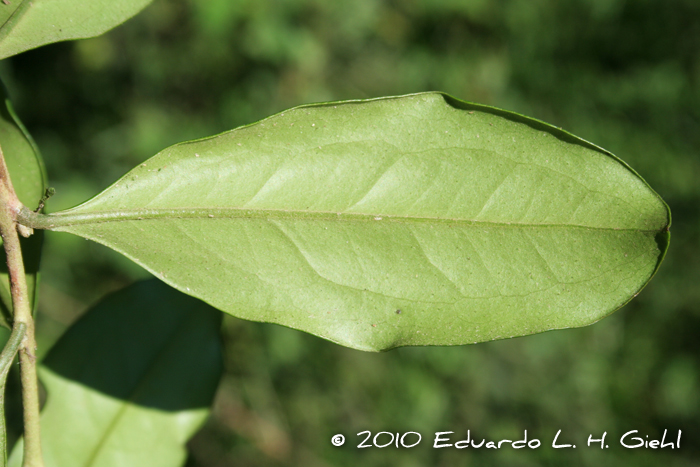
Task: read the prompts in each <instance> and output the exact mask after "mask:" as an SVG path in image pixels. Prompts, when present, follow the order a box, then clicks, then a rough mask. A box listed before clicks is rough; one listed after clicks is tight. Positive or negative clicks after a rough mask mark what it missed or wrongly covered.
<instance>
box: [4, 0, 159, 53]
mask: <svg viewBox="0 0 700 467" xmlns="http://www.w3.org/2000/svg"><path fill="white" fill-rule="evenodd" d="M151 1H152V0H116V1H106V0H90V1H76V0H59V1H56V0H51V1H46V0H32V1H30V0H17V1H16V2H12V3H10V4H9V5H6V4H3V5H0V24H2V26H0V59H3V58H7V57H10V56H12V55H17V54H19V53H22V52H24V51H26V50H30V49H34V48H36V47H40V46H42V45H46V44H51V43H54V42H60V41H65V40H71V39H85V38H88V37H94V36H98V35H100V34H102V33H104V32H106V31H108V30H110V29H112V28H114V27H116V26H118V25H119V24H121V23H123V22H124V21H126V20H127V19H129V18H131V17H132V16H134V15H135V14H136V13H138V12H139V11H141V10H142V9H143V8H145V7H146V5H148V4H149V3H150V2H151Z"/></svg>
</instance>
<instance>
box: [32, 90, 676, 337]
mask: <svg viewBox="0 0 700 467" xmlns="http://www.w3.org/2000/svg"><path fill="white" fill-rule="evenodd" d="M32 222H35V221H32ZM669 222H670V217H669V212H668V209H667V207H666V206H665V204H664V203H663V201H662V200H661V199H660V198H659V197H658V195H657V194H656V193H654V192H653V191H652V190H651V189H650V188H649V187H648V186H647V185H646V183H645V182H644V181H643V180H642V179H641V178H640V177H639V176H638V175H637V174H636V173H634V171H632V170H631V169H630V168H629V167H627V166H626V165H625V164H624V163H622V162H621V161H620V160H618V159H617V158H616V157H615V156H613V155H611V154H609V153H607V152H605V151H603V150H601V149H599V148H597V147H595V146H593V145H591V144H589V143H587V142H585V141H582V140H580V139H578V138H576V137H574V136H572V135H570V134H568V133H566V132H564V131H562V130H560V129H557V128H554V127H551V126H549V125H546V124H543V123H541V122H539V121H536V120H533V119H529V118H527V117H523V116H520V115H517V114H514V113H510V112H505V111H502V110H498V109H493V108H490V107H487V106H482V105H476V104H467V103H464V102H460V101H457V100H456V99H453V98H451V97H448V96H445V95H443V94H440V93H426V94H419V95H410V96H405V97H398V98H386V99H377V100H372V101H354V102H353V101H351V102H346V103H331V104H322V105H314V106H307V107H300V108H297V109H292V110H289V111H286V112H284V113H282V114H279V115H276V116H274V117H270V118H268V119H266V120H263V121H261V122H259V123H257V124H254V125H250V126H248V127H244V128H240V129H238V130H234V131H231V132H228V133H224V134H222V135H219V136H215V137H212V138H208V139H204V140H200V141H195V142H191V143H184V144H180V145H176V146H174V147H171V148H168V149H166V150H165V151H163V152H161V153H160V154H158V155H157V156H155V157H154V158H152V159H150V160H149V161H147V162H146V163H144V164H142V165H141V166H139V167H138V168H136V169H134V170H133V171H132V172H130V173H129V174H127V175H126V176H125V177H124V178H122V179H121V180H119V181H118V182H117V183H115V184H114V185H113V186H112V187H110V188H109V189H107V190H105V191H104V192H103V193H101V194H100V195H98V196H97V197H95V198H93V199H92V200H90V201H88V202H87V203H85V204H83V205H81V206H79V207H77V208H74V209H72V210H68V211H63V212H60V213H57V214H54V215H51V216H49V217H46V218H43V219H40V220H39V221H38V222H37V223H34V224H32V225H34V226H41V227H43V228H47V227H48V228H51V229H52V230H57V231H66V232H71V233H74V234H77V235H81V236H83V237H86V238H90V239H93V240H96V241H98V242H100V243H103V244H105V245H107V246H110V247H112V248H114V249H116V250H117V251H120V252H122V253H124V254H125V255H127V256H128V257H130V258H132V259H134V260H135V261H137V262H138V263H139V264H142V265H143V266H144V267H146V268H147V269H149V270H150V271H152V272H153V273H154V274H156V275H158V276H159V277H161V278H162V279H163V280H165V281H166V282H168V283H170V284H172V285H173V286H175V287H177V288H179V289H180V290H182V291H184V292H186V293H188V294H192V295H194V296H197V297H199V298H202V299H204V300H205V301H207V302H209V303H211V304H212V305H214V306H216V307H217V308H220V309H222V310H224V311H227V312H229V313H232V314H234V315H235V316H238V317H242V318H246V319H252V320H258V321H267V322H274V323H279V324H284V325H287V326H290V327H293V328H296V329H302V330H304V331H308V332H311V333H313V334H316V335H318V336H321V337H324V338H327V339H329V340H332V341H334V342H338V343H341V344H343V345H347V346H350V347H354V348H358V349H363V350H383V349H388V348H392V347H397V346H402V345H428V344H443V345H444V344H464V343H473V342H481V341H487V340H492V339H498V338H505V337H513V336H520V335H526V334H532V333H536V332H541V331H545V330H549V329H558V328H565V327H572V326H582V325H585V324H590V323H592V322H594V321H596V320H598V319H600V318H601V317H603V316H605V315H607V314H609V313H610V312H612V311H613V310H615V309H617V308H619V307H620V306H622V305H623V304H624V303H626V302H627V301H629V300H630V298H631V297H632V296H633V295H634V294H636V293H637V292H638V291H639V290H640V289H641V288H642V287H643V286H644V285H645V284H646V282H647V281H648V280H649V278H650V277H651V276H652V275H653V273H654V272H655V270H656V268H657V266H658V264H659V262H660V261H661V258H662V257H663V254H664V253H665V250H666V248H667V245H668V233H667V228H668V225H669Z"/></svg>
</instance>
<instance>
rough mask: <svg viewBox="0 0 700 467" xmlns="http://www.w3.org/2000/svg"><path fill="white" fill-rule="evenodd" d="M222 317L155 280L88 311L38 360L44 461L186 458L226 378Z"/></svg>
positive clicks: (177, 461)
mask: <svg viewBox="0 0 700 467" xmlns="http://www.w3.org/2000/svg"><path fill="white" fill-rule="evenodd" d="M220 323H221V313H220V312H219V311H217V310H214V309H212V308H211V307H208V306H207V305H205V304H204V303H202V302H200V301H198V300H195V299H193V298H191V297H187V296H183V295H182V294H180V293H179V292H177V291H175V290H173V289H171V288H169V287H167V286H166V285H165V284H163V283H161V282H160V281H155V280H149V281H142V282H140V283H137V284H134V285H132V286H129V287H127V288H126V289H124V290H122V291H120V292H117V293H116V294H113V295H111V296H110V297H108V298H107V299H105V300H104V301H103V302H102V303H100V304H98V305H97V306H96V307H95V308H93V309H92V310H90V311H89V312H88V313H87V314H86V315H85V316H84V317H83V318H81V320H79V321H78V322H77V323H76V324H75V325H74V326H73V327H71V328H70V329H69V331H67V333H66V334H65V335H64V336H63V337H62V338H61V339H60V340H59V342H58V343H57V344H56V345H55V346H54V347H53V348H52V349H51V351H50V352H49V354H48V355H47V357H46V359H45V360H44V362H43V363H42V366H41V367H40V377H41V378H42V381H43V382H44V384H45V386H46V388H47V391H48V394H49V395H48V399H47V403H46V406H45V407H44V410H43V411H42V420H41V423H42V432H43V433H42V435H43V436H42V448H43V450H44V457H45V461H46V465H47V466H51V465H55V466H61V465H76V466H86V467H87V466H91V465H100V466H109V465H135V466H138V465H149V466H176V465H182V464H183V463H184V461H185V458H186V453H185V447H184V444H185V443H186V442H187V440H188V439H189V438H190V437H191V436H192V435H193V434H194V432H195V431H196V430H197V429H198V428H199V426H201V424H202V423H203V421H204V419H205V418H206V416H207V414H208V407H209V406H210V405H211V401H212V399H213V396H214V392H215V389H216V386H217V384H218V380H219V378H220V376H221V372H222V360H221V343H220V339H219V327H220ZM67 420H70V423H66V421H67ZM20 449H21V448H19V447H16V448H15V449H14V450H13V456H12V457H11V465H18V464H15V463H17V462H19V457H20V455H19V453H20V452H21V451H20Z"/></svg>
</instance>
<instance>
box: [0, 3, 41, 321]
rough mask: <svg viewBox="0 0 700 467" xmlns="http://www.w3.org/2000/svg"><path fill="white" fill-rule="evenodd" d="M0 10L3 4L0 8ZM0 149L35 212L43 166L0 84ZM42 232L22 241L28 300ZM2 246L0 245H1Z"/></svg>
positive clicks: (5, 300) (1, 277)
mask: <svg viewBox="0 0 700 467" xmlns="http://www.w3.org/2000/svg"><path fill="white" fill-rule="evenodd" d="M0 6H2V4H0ZM0 97H1V98H2V101H3V102H2V105H0V145H1V146H2V151H3V154H4V156H5V162H6V163H7V169H8V170H9V171H10V178H11V179H12V185H13V186H14V188H15V192H16V193H17V197H18V198H19V200H20V201H21V202H22V203H23V204H24V205H26V206H29V207H30V208H31V209H34V208H36V207H37V206H38V204H39V201H40V200H41V198H42V196H43V195H44V190H45V189H46V174H45V171H44V163H43V161H42V159H41V155H40V154H39V150H38V149H37V147H36V145H35V144H34V141H33V140H32V138H31V136H30V135H29V133H28V132H27V130H26V129H25V128H24V125H22V122H20V120H19V118H17V115H16V114H15V112H14V110H13V109H12V104H11V102H10V99H9V97H8V96H7V91H6V90H5V87H4V86H3V85H2V83H1V82H0ZM43 237H44V235H43V232H35V234H34V235H32V236H31V237H29V238H21V239H20V241H21V243H22V253H23V255H24V268H25V270H26V273H27V287H28V288H29V296H30V297H32V299H34V296H35V294H36V288H37V281H38V275H39V262H40V260H41V246H42V243H43ZM1 244H2V242H0V245H1ZM0 254H1V255H2V256H3V259H2V261H0V312H1V316H0V325H2V326H5V327H8V328H9V327H10V326H9V323H10V322H11V321H12V314H11V311H10V310H12V298H11V296H10V279H9V276H8V273H7V264H6V262H5V260H4V250H2V253H0Z"/></svg>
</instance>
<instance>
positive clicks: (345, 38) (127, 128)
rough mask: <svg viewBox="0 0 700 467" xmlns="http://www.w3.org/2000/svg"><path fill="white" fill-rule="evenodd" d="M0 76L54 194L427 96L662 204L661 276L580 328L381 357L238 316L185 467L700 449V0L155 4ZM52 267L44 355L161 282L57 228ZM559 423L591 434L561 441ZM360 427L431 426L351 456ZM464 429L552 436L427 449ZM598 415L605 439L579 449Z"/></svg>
mask: <svg viewBox="0 0 700 467" xmlns="http://www.w3.org/2000/svg"><path fill="white" fill-rule="evenodd" d="M0 75H1V76H2V79H3V80H4V81H5V82H6V84H7V87H8V89H9V91H10V94H11V96H12V98H13V99H14V103H15V107H16V109H17V111H18V113H19V115H20V117H21V118H22V119H23V120H24V123H25V124H26V126H27V127H28V128H29V131H30V132H31V133H32V134H33V136H34V137H35V139H36V141H37V143H38V145H39V147H40V148H41V150H42V152H43V155H44V158H45V161H46V166H47V170H48V174H49V180H50V184H51V186H54V187H55V188H56V195H55V196H54V198H52V199H51V200H50V201H49V202H48V210H49V211H55V210H59V209H63V208H66V207H70V206H72V205H75V204H77V203H79V202H81V201H83V200H85V199H87V198H89V197H90V196H92V195H94V194H96V193H97V192H99V191H100V190H102V189H103V188H105V187H107V186H108V185H109V184H111V183H112V182H113V181H115V180H116V179H117V178H118V177H120V176H121V175H123V174H124V173H125V172H126V171H128V170H129V169H130V168H131V167H133V166H135V165H136V164H138V163H140V162H142V161H144V160H145V159H147V158H148V157H150V156H152V155H154V154H155V153H156V152H158V151H159V150H161V149H163V148H165V147H167V146H169V145H171V144H174V143H176V142H179V141H183V140H187V139H193V138H198V137H204V136H209V135H212V134H216V133H219V132H222V131H225V130H229V129H232V128H235V127H237V126H240V125H243V124H247V123H251V122H253V121H256V120H258V119H260V118H263V117H266V116H268V115H270V114H272V113H276V112H279V111H282V110H284V109H286V108H288V107H292V106H295V105H299V104H304V103H309V102H318V101H326V100H340V99H356V98H370V97H378V96H385V95H398V94H405V93H413V92H419V91H428V90H441V91H446V92H448V93H450V94H452V95H454V96H456V97H458V98H461V99H464V100H468V101H473V102H480V103H484V104H489V105H493V106H497V107H502V108H505V109H509V110H513V111H516V112H519V113H523V114H525V115H529V116H533V117H536V118H539V119H541V120H544V121H547V122H549V123H552V124H554V125H557V126H561V127H563V128H564V129H566V130H568V131H570V132H572V133H574V134H576V135H578V136H581V137H583V138H585V139H587V140H589V141H592V142H594V143H596V144H598V145H600V146H602V147H604V148H606V149H608V150H610V151H612V152H613V153H615V154H617V155H618V156H619V157H621V158H622V159H623V160H625V161H626V162H627V163H629V164H630V165H631V166H632V167H634V168H635V169H636V170H637V171H638V172H639V173H640V174H641V175H642V176H643V177H644V178H645V179H646V180H647V181H648V182H649V183H650V184H651V186H652V187H654V188H655V189H656V190H657V191H658V192H659V194H661V196H662V197H663V198H664V199H665V200H666V202H667V203H668V204H669V205H670V206H671V209H672V212H673V215H674V220H673V227H672V242H671V248H670V251H669V253H668V256H667V258H666V260H665V262H664V263H663V265H662V267H661V269H660V271H659V273H658V275H657V277H656V278H655V279H654V280H653V281H652V282H651V283H650V284H649V285H648V286H647V287H646V289H645V290H644V291H643V292H642V293H641V294H640V295H639V296H638V297H637V298H635V299H634V300H633V301H632V302H631V303H630V304H628V305H627V306H625V307H624V308H623V309H621V310H620V311H618V312H616V313H615V314H613V315H612V316H611V317H609V318H606V319H604V320H602V321H601V322H599V323H597V324H594V325H592V326H589V327H586V328H581V329H573V330H565V331H556V332H549V333H544V334H540V335H536V336H530V337H526V338H518V339H511V340H504V341H497V342H492V343H486V344H479V345H474V346H464V347H451V348H442V347H426V348H402V349H398V350H394V351H390V352H387V353H382V354H370V353H362V352H359V351H354V350H349V349H345V348H342V347H339V346H337V345H335V344H332V343H329V342H326V341H323V340H321V339H318V338H316V337H313V336H309V335H305V334H303V333H301V332H298V331H293V330H289V329H286V328H283V327H280V326H275V325H267V324H258V323H251V322H245V321H241V320H237V319H234V318H230V317H227V318H226V320H225V321H224V328H223V333H224V337H225V340H226V356H225V359H226V373H225V376H224V379H223V381H222V384H221V387H220V390H219V392H218V394H217V397H216V403H215V406H214V411H213V414H212V416H211V418H210V420H209V422H208V423H207V424H206V426H205V427H204V428H203V429H202V431H201V432H200V433H199V434H198V435H197V436H196V437H195V438H194V439H193V440H192V441H191V442H190V444H189V448H190V453H191V454H190V458H189V460H188V466H189V467H195V466H197V467H199V466H202V467H210V466H214V467H217V466H222V467H223V466H251V467H256V466H299V465H304V466H309V467H322V466H356V465H363V466H368V467H372V466H387V465H401V466H406V467H411V466H427V465H430V466H456V465H480V466H491V465H493V466H496V465H498V466H503V465H508V466H530V465H532V466H558V465H572V466H579V465H580V466H596V467H597V466H600V465H619V466H627V465H629V466H661V465H663V466H691V465H700V340H699V339H698V334H699V332H700V305H699V303H700V302H699V299H700V287H698V278H699V277H700V257H699V256H700V243H699V240H700V238H699V237H700V217H699V216H698V213H699V210H700V209H699V208H700V183H698V180H699V179H700V178H699V176H700V125H699V124H700V2H698V1H697V0H666V1H663V2H661V1H659V0H567V1H566V2H559V1H555V0H528V1H527V2H524V1H517V0H400V1H399V0H396V1H390V0H334V1H327V0H235V1H234V0H207V1H197V0H155V1H154V2H153V4H152V5H150V6H149V7H147V8H146V10H145V11H144V12H142V13H141V14H140V15H138V16H137V17H135V18H133V19H132V20H130V21H128V22H127V23H125V24H124V25H122V26H120V27H119V28H117V29H115V30H113V31H111V32H109V33H108V34H106V35H104V36H101V37H98V38H95V39H89V40H84V41H77V42H67V43H60V44H54V45H51V46H46V47H43V48H40V49H37V50H34V51H30V52H26V53H24V54H21V55H19V56H17V57H14V58H11V59H8V60H4V61H3V62H0ZM43 271H44V273H43V276H42V285H41V298H40V301H39V309H38V313H39V314H38V321H39V333H40V334H39V340H40V346H41V349H40V353H45V352H46V350H48V348H50V346H51V345H52V343H53V342H54V341H55V340H56V339H57V338H58V336H60V335H61V333H63V332H64V331H65V329H66V328H67V327H68V326H69V325H70V324H71V323H72V322H73V321H74V320H75V319H76V318H77V317H78V316H80V315H81V314H82V313H83V312H84V311H85V310H86V309H87V308H88V307H89V306H90V305H91V304H93V303H95V302H96V301H97V300H99V299H100V298H101V297H102V296H103V295H104V294H106V293H108V292H110V291H113V290H117V289H119V288H121V287H123V286H125V285H127V284H129V283H131V282H133V281H135V280H138V279H140V278H144V277H148V273H147V272H145V271H144V270H142V269H140V268H139V267H138V266H136V265H134V264H132V263H130V262H129V261H128V260H126V259H124V258H122V257H120V256H119V255H118V254H116V253H113V252H111V251H110V250H108V249H106V248H104V247H102V246H100V245H97V244H94V243H91V242H88V241H85V240H82V239H79V238H77V237H72V236H70V235H67V234H57V233H48V234H47V235H46V244H45V256H44V260H43ZM231 286H232V287H235V284H232V285H231ZM10 386H11V387H10V388H9V391H10V392H12V391H16V388H15V389H13V386H12V384H11V385H10ZM12 416H13V415H12V414H10V418H12ZM10 421H11V422H12V420H10ZM559 429H561V430H563V431H562V437H563V438H565V439H566V440H568V441H570V442H573V443H574V444H577V445H578V448H577V449H558V450H555V449H552V448H551V446H550V443H551V441H552V438H553V437H554V435H555V434H556V432H557V431H558V430H559ZM633 429H636V430H639V431H640V432H641V433H642V435H643V436H644V435H647V434H648V435H649V438H650V439H651V438H653V437H659V436H660V435H661V434H662V433H663V430H664V429H668V430H669V433H671V434H672V436H675V434H676V433H677V430H679V429H680V430H682V431H683V435H682V436H683V438H682V445H681V449H680V450H669V449H666V450H663V451H659V450H656V451H654V450H645V449H624V448H622V447H620V446H619V444H618V440H619V438H620V436H621V435H622V434H623V433H624V432H627V431H629V430H633ZM364 430H371V431H372V432H373V433H375V432H379V431H392V432H397V431H399V432H403V431H417V432H420V433H422V434H423V442H422V444H421V445H420V446H418V447H416V448H413V449H401V450H398V449H396V448H394V447H388V448H384V449H376V448H373V449H362V450H358V449H357V448H356V447H355V446H356V445H357V444H358V442H359V440H360V438H358V437H357V436H356V433H358V432H361V431H364ZM467 430H471V434H472V437H474V436H477V437H478V438H483V437H486V438H488V439H492V440H500V439H503V438H507V439H520V437H522V434H523V431H524V430H527V431H528V436H529V437H530V438H532V437H537V438H539V439H541V440H542V443H543V446H542V447H540V448H539V449H536V450H528V449H524V450H518V451H516V450H513V449H510V448H507V447H505V448H503V449H501V450H498V451H495V450H486V449H479V450H474V449H472V448H469V449H465V450H461V451H458V450H455V449H441V450H437V449H432V448H431V447H430V445H431V444H432V437H433V433H434V432H435V431H454V432H455V434H454V436H455V438H457V439H460V438H462V437H465V436H466V434H467ZM605 431H607V432H608V444H609V445H610V449H606V450H601V449H599V448H598V447H590V448H586V447H585V442H586V439H587V437H588V435H589V434H593V435H594V437H600V435H602V433H603V432H605ZM336 433H343V434H345V436H346V437H347V442H346V445H345V446H343V447H340V448H337V447H333V446H332V445H331V442H330V439H331V436H332V435H334V434H336Z"/></svg>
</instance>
